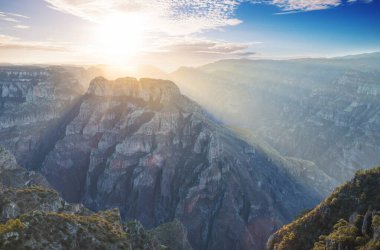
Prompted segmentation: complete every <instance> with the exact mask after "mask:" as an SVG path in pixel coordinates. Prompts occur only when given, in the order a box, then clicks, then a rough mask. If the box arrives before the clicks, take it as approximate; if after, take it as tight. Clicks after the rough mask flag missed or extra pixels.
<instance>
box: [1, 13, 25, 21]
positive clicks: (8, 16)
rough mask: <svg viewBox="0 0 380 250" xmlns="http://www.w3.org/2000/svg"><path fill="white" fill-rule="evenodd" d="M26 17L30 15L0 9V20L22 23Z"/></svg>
mask: <svg viewBox="0 0 380 250" xmlns="http://www.w3.org/2000/svg"><path fill="white" fill-rule="evenodd" d="M26 18H28V17H27V16H24V15H21V14H17V13H11V12H2V11H0V21H3V22H11V23H20V22H21V21H22V19H26Z"/></svg>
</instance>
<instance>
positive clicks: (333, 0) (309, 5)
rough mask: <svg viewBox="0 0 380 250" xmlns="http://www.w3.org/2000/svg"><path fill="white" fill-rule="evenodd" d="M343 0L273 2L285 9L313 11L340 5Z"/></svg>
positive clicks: (286, 0)
mask: <svg viewBox="0 0 380 250" xmlns="http://www.w3.org/2000/svg"><path fill="white" fill-rule="evenodd" d="M341 3H342V2H341V0H308V1H303V0H273V1H272V2H271V4H273V5H277V6H278V7H280V8H281V9H282V10H283V11H312V10H323V9H328V8H332V7H336V6H339V5H340V4H341Z"/></svg>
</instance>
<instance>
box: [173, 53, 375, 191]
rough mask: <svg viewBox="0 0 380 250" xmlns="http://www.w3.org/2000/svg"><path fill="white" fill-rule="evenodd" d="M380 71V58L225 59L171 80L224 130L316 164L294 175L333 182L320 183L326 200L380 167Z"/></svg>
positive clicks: (187, 70) (186, 70)
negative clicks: (338, 186)
mask: <svg viewBox="0 0 380 250" xmlns="http://www.w3.org/2000/svg"><path fill="white" fill-rule="evenodd" d="M379 65H380V54H379V53H377V54H372V55H363V56H361V57H360V58H359V57H349V58H333V59H310V60H308V59H304V60H301V59H300V60H289V61H270V60H254V61H249V60H226V61H220V62H216V63H213V64H209V65H206V66H203V67H200V68H196V69H190V68H182V69H180V70H178V71H176V72H174V73H173V74H172V75H171V76H170V77H171V79H173V80H175V81H176V82H177V83H178V85H179V86H180V88H181V90H182V92H183V93H184V94H186V95H188V96H190V97H191V98H193V99H194V100H196V101H197V102H199V103H200V104H201V105H202V106H203V107H205V108H206V109H207V110H209V111H210V112H212V113H213V114H215V116H216V117H218V118H220V119H222V120H223V121H224V122H225V123H226V124H229V125H231V126H233V127H234V128H239V129H241V128H244V129H245V130H248V131H251V132H253V133H255V134H256V135H257V137H259V138H260V139H262V140H264V141H266V142H267V143H268V144H269V145H270V146H272V147H274V148H275V149H276V150H278V151H279V152H280V153H281V155H285V156H289V157H295V158H300V159H304V160H307V161H311V162H313V163H314V164H315V166H316V168H312V169H311V170H310V168H308V169H309V170H307V171H305V172H304V171H298V170H297V169H296V170H294V172H295V173H297V172H299V173H300V174H299V178H300V179H304V178H305V176H307V175H309V174H308V171H311V172H313V174H315V176H319V177H320V179H326V178H324V176H326V175H327V176H329V177H330V184H327V185H319V186H320V187H321V188H322V189H321V190H320V191H321V192H322V193H324V194H325V195H327V194H328V193H329V192H331V191H332V188H333V187H334V186H336V184H337V183H341V182H343V181H345V180H347V179H349V178H351V177H352V176H353V174H354V173H355V171H356V170H358V169H359V168H362V167H364V168H370V167H372V166H375V165H377V164H378V163H379V162H380V155H379V154H378V149H379V147H380V144H379V142H380V131H379V128H380V103H379V100H380V99H379V95H380V87H379V80H378V79H379V77H380V68H379ZM246 114H250V115H249V116H247V115H246ZM316 169H318V170H316ZM296 175H297V174H296ZM308 181H310V182H311V183H313V181H312V180H311V179H309V180H308ZM314 184H315V183H313V185H314ZM317 184H318V183H317ZM315 186H317V185H315ZM324 186H325V187H328V189H323V187H324ZM326 191H327V192H326Z"/></svg>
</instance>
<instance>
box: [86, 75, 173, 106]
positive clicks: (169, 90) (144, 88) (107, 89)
mask: <svg viewBox="0 0 380 250" xmlns="http://www.w3.org/2000/svg"><path fill="white" fill-rule="evenodd" d="M87 94H89V95H95V96H102V97H106V96H108V97H110V96H113V97H132V98H135V99H142V100H144V101H145V102H148V101H151V102H159V103H160V102H161V103H167V102H170V101H171V100H172V99H173V98H174V97H178V96H179V95H180V91H179V88H178V87H177V86H176V85H175V84H174V83H173V82H171V81H167V80H157V79H149V78H141V79H140V80H137V79H136V78H132V77H123V78H118V79H116V80H113V81H109V80H107V79H106V78H104V77H96V78H95V79H93V80H92V81H91V83H90V86H89V88H88V91H87Z"/></svg>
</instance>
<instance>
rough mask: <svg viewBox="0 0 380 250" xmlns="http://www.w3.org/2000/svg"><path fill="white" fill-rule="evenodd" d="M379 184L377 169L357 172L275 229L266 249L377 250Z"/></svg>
mask: <svg viewBox="0 0 380 250" xmlns="http://www.w3.org/2000/svg"><path fill="white" fill-rule="evenodd" d="M379 185H380V168H375V169H371V170H366V171H364V170H361V171H358V172H357V173H356V175H355V177H354V178H353V179H352V180H351V181H350V182H347V183H346V184H344V185H342V186H341V187H339V188H337V189H336V190H335V191H334V193H333V194H331V195H330V196H329V197H328V198H326V199H325V200H324V201H323V202H321V203H320V204H319V205H318V206H317V207H316V208H314V209H313V210H311V211H310V212H308V213H306V214H304V215H303V216H301V217H299V218H297V219H296V220H295V221H294V222H292V223H290V224H288V225H286V226H284V227H282V228H281V229H280V230H278V231H277V232H276V233H275V234H274V235H273V236H272V237H271V238H270V240H269V241H268V249H276V250H285V249H292V250H306V249H313V250H322V249H324V250H339V249H362V250H375V249H379V247H380V234H379V232H380V213H379V210H380V195H379Z"/></svg>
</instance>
